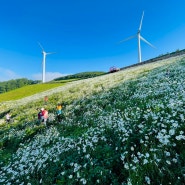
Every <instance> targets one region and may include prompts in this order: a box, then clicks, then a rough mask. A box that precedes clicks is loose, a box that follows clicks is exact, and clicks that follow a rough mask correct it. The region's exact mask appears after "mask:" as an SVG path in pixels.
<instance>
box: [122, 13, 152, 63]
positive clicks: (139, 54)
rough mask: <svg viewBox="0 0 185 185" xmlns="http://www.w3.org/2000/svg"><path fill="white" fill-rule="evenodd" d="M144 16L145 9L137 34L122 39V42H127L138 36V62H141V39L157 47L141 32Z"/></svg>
mask: <svg viewBox="0 0 185 185" xmlns="http://www.w3.org/2000/svg"><path fill="white" fill-rule="evenodd" d="M143 17H144V11H143V14H142V17H141V22H140V25H139V29H138V32H137V34H135V35H132V36H130V37H128V38H126V39H124V40H122V41H120V42H125V41H127V40H130V39H132V38H134V37H137V39H138V62H139V63H140V62H141V44H140V40H143V41H144V42H145V43H147V44H148V45H150V46H151V47H153V48H155V47H154V46H153V45H152V44H151V43H149V42H148V41H147V40H146V39H144V38H143V37H142V36H141V34H140V33H141V27H142V22H143Z"/></svg>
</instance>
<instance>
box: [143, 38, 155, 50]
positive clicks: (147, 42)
mask: <svg viewBox="0 0 185 185" xmlns="http://www.w3.org/2000/svg"><path fill="white" fill-rule="evenodd" d="M140 38H141V40H143V41H144V42H146V43H147V44H148V45H150V46H151V47H152V48H156V47H155V46H153V45H152V44H151V43H150V42H148V41H147V40H146V39H144V38H143V37H142V36H140Z"/></svg>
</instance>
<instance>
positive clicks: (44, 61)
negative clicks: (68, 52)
mask: <svg viewBox="0 0 185 185" xmlns="http://www.w3.org/2000/svg"><path fill="white" fill-rule="evenodd" d="M38 44H39V46H40V48H41V49H42V55H43V60H42V83H45V76H46V55H50V54H53V53H55V52H48V53H47V52H45V51H44V48H43V47H42V45H41V44H40V43H39V42H38Z"/></svg>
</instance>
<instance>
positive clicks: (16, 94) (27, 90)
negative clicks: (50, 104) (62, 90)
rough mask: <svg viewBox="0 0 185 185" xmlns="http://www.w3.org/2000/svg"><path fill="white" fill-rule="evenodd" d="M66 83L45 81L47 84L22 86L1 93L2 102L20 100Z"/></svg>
mask: <svg viewBox="0 0 185 185" xmlns="http://www.w3.org/2000/svg"><path fill="white" fill-rule="evenodd" d="M65 84H66V83H45V84H35V85H28V86H25V87H21V88H19V89H15V90H12V91H9V92H6V93H3V94H0V102H4V101H10V100H18V99H20V98H24V97H27V96H31V95H34V94H37V93H40V92H43V91H46V90H49V89H52V88H55V87H59V86H62V85H65Z"/></svg>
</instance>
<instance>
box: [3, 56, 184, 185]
mask: <svg viewBox="0 0 185 185" xmlns="http://www.w3.org/2000/svg"><path fill="white" fill-rule="evenodd" d="M184 66H185V59H184V58H183V56H182V57H177V58H176V57H174V58H171V59H168V60H165V61H160V62H156V63H152V64H146V65H143V66H137V67H134V68H131V69H127V70H124V71H120V72H117V73H113V74H108V75H105V76H101V77H96V78H92V79H87V80H80V81H77V82H71V83H69V84H66V85H65V86H62V87H57V88H54V89H52V90H48V91H46V92H44V93H39V94H37V95H34V96H30V97H26V98H23V99H20V100H17V101H12V102H5V103H2V104H1V106H0V115H1V118H3V116H4V115H5V114H6V112H8V111H11V113H12V116H13V118H14V120H15V121H14V123H12V124H10V125H6V124H1V127H0V134H1V135H0V136H1V137H0V146H1V152H0V157H1V159H2V162H1V163H0V167H1V171H0V176H1V179H0V183H2V184H29V183H30V184H69V185H71V184H89V185H91V184H92V185H94V184H113V185H118V184H125V185H126V184H134V185H135V184H138V185H143V184H162V185H166V184H179V185H180V184H184V183H185V181H184V174H185V171H184V169H185V166H184V164H185V154H184V145H185V143H184V140H185V135H184V132H185V126H184V115H185V110H184V106H185V94H184V90H185V81H184V79H185V68H184ZM167 71H168V72H169V73H167ZM45 95H47V96H48V97H49V101H48V104H47V105H44V104H43V97H44V96H45ZM58 102H62V103H63V105H64V109H63V112H64V118H63V121H62V123H57V121H56V120H54V115H53V114H54V113H55V106H56V104H57V103H58ZM42 106H45V107H46V108H47V109H48V110H49V112H50V115H51V117H50V122H49V123H48V127H46V128H45V126H43V125H37V123H36V121H37V110H36V108H38V107H39V108H40V107H42Z"/></svg>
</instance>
